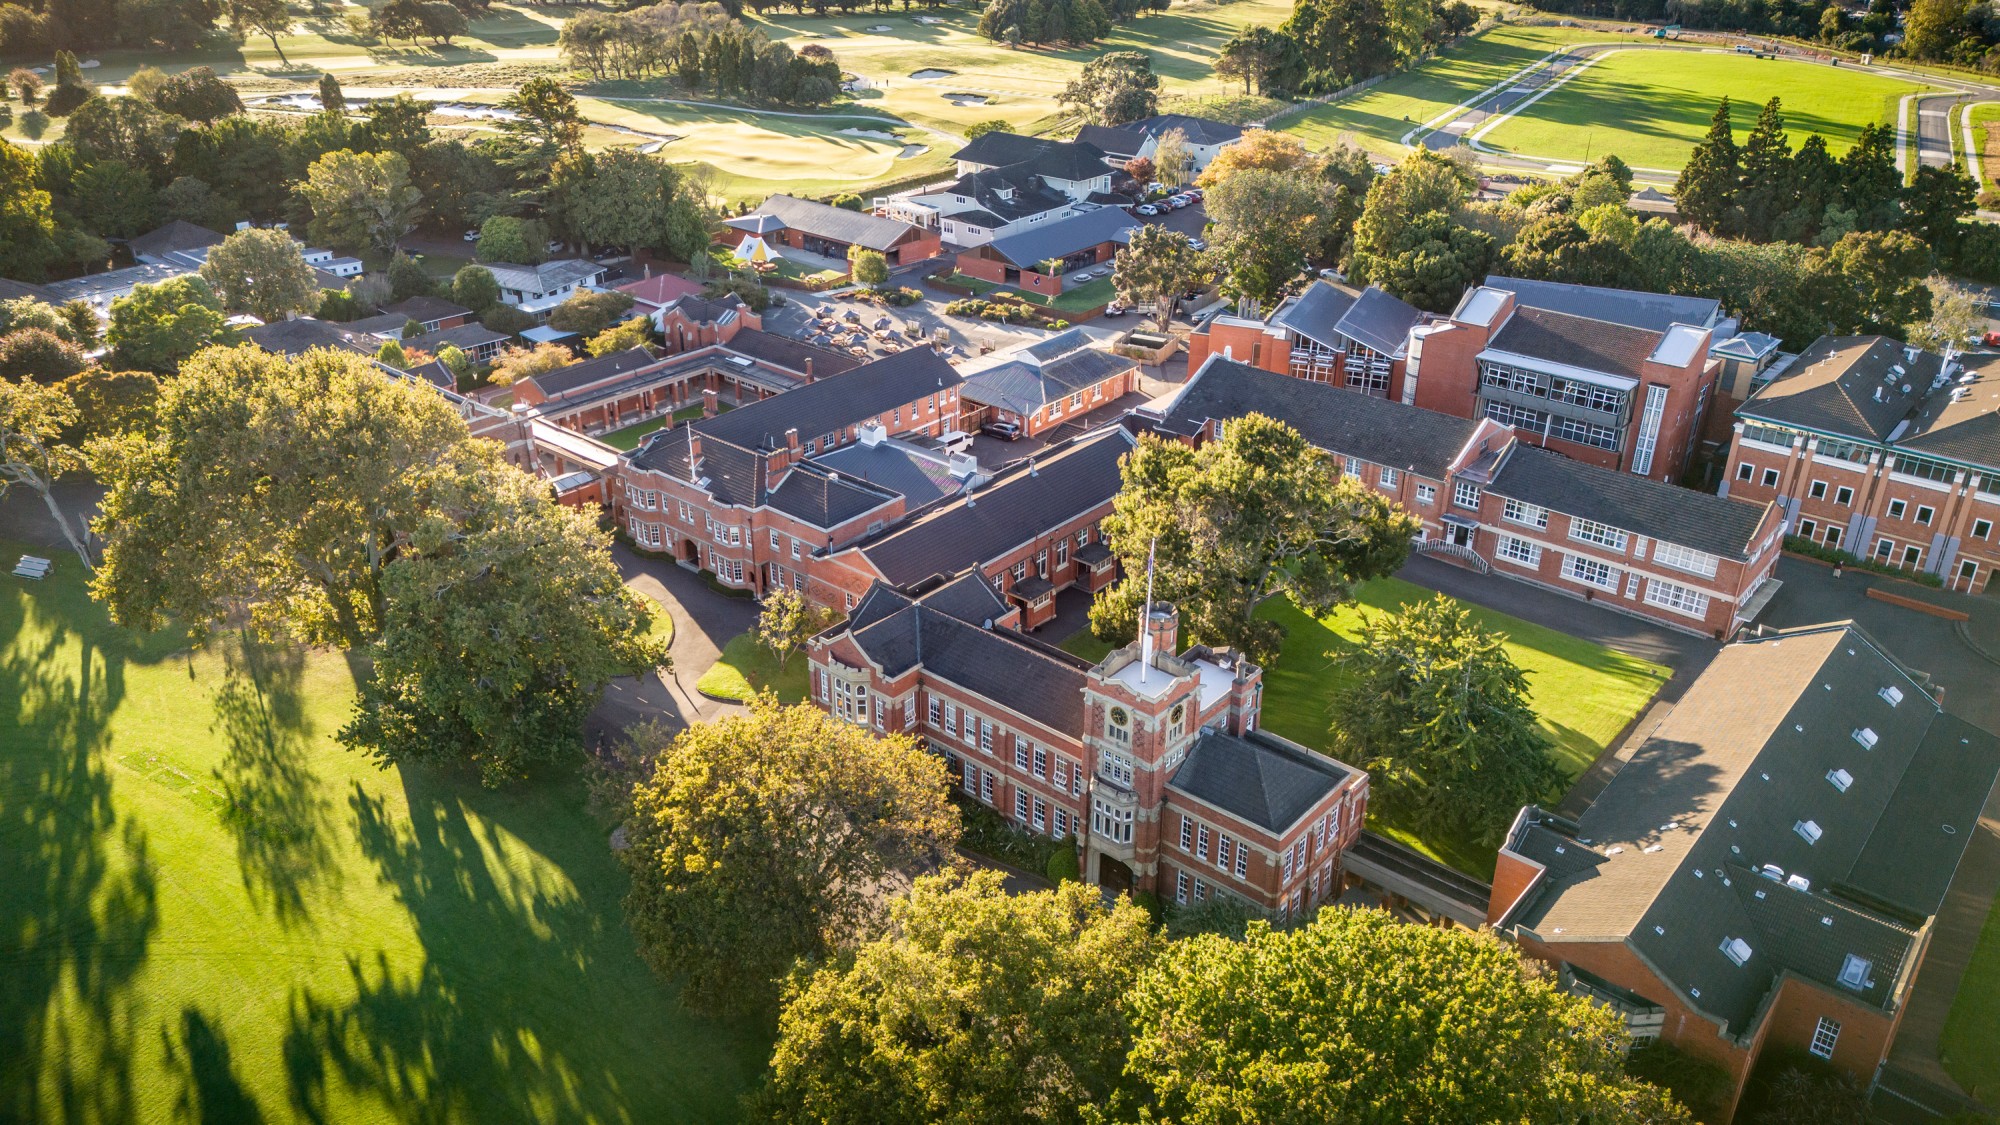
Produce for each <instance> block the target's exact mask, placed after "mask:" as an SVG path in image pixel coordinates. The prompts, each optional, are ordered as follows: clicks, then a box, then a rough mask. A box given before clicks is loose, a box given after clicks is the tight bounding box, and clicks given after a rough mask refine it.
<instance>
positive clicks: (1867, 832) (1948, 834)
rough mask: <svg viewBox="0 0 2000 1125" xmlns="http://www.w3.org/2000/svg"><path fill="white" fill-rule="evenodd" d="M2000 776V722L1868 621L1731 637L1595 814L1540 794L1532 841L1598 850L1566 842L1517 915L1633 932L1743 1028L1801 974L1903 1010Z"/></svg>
mask: <svg viewBox="0 0 2000 1125" xmlns="http://www.w3.org/2000/svg"><path fill="white" fill-rule="evenodd" d="M1892 686H1893V687H1896V688H1897V689H1898V690H1899V691H1900V692H1901V693H1902V698H1901V701H1900V703H1896V704H1891V703H1890V702H1889V701H1888V700H1887V699H1885V698H1884V696H1883V695H1882V694H1881V693H1882V691H1883V689H1885V688H1887V687H1892ZM1861 728H1866V729H1868V730H1870V731H1872V732H1874V735H1875V740H1874V744H1873V745H1872V747H1868V748H1864V747H1863V746H1862V745H1861V744H1860V743H1859V742H1857V740H1856V739H1855V738H1854V737H1853V733H1852V732H1854V731H1856V730H1857V729H1861ZM1836 770H1840V771H1845V778H1846V784H1845V787H1844V788H1843V787H1841V786H1837V785H1836V784H1834V783H1833V782H1832V781H1831V780H1829V775H1831V774H1833V772H1834V771H1836ZM1996 774H2000V738H1996V737H1995V736H1994V735H1992V734H1991V733H1988V732H1986V731H1982V730H1979V729H1978V728H1976V727H1973V726H1971V725H1970V724H1968V723H1965V722H1963V721H1961V720H1958V719H1956V718H1954V717H1953V716H1950V715H1948V714H1946V713H1944V712H1943V710H1942V709H1941V708H1940V707H1939V706H1938V705H1937V703H1936V701H1935V700H1934V699H1933V698H1932V697H1931V696H1930V695H1928V694H1926V693H1925V692H1924V690H1923V688H1922V685H1921V684H1920V683H1919V682H1918V681H1917V679H1916V678H1915V677H1913V676H1912V675H1911V674H1910V673H1909V672H1908V671H1907V670H1906V669H1905V668H1904V667H1903V666H1902V665H1900V664H1899V663H1898V662H1897V661H1896V660H1895V659H1894V658H1893V657H1891V656H1890V655H1889V654H1887V653H1885V652H1884V651H1882V650H1881V649H1880V648H1879V647H1878V646H1877V645H1876V644H1875V642H1874V640H1873V638H1871V637H1870V636H1869V635H1868V634H1867V633H1866V632H1864V631H1863V630H1861V629H1860V628H1858V627H1856V626H1854V625H1852V624H1850V623H1839V624H1833V625H1822V626H1814V627H1811V628H1808V629H1801V630H1794V631H1790V632H1786V633H1780V634H1775V635H1771V636H1766V637H1763V638H1758V639H1753V640H1748V641H1743V642H1739V643H1737V644H1733V645H1729V646H1726V647H1725V648H1723V649H1722V651H1721V652H1720V653H1718V654H1717V656H1716V658H1715V660H1714V662H1713V663H1711V664H1710V665H1709V667H1708V670H1707V671H1706V672H1704V673H1703V675H1702V676H1701V677H1700V678H1699V679H1698V680H1696V681H1695V683H1694V684H1692V685H1691V686H1690V687H1689V688H1688V690H1687V693H1686V694H1685V695H1684V696H1683V698H1682V699H1681V701H1680V702H1679V703H1678V704H1677V705H1676V706H1675V708H1674V710H1673V711H1672V712H1671V713H1670V714H1669V715H1668V716H1667V717H1666V719H1665V720H1664V721H1663V722H1662V723H1661V724H1660V726H1659V727H1658V728H1657V729H1656V730H1655V731H1654V732H1653V734H1652V735H1651V736H1650V737H1648V738H1647V739H1646V741H1645V742H1644V744H1642V745H1641V746H1640V748H1639V750H1638V752H1637V753H1636V754H1635V755H1634V756H1633V758H1632V760H1631V762H1630V763H1629V764H1627V765H1626V766H1625V767H1624V769H1623V770H1621V771H1620V772H1619V774H1618V776H1617V777H1615V778H1613V779H1612V781H1611V783H1610V785H1609V786H1607V787H1606V788H1605V790H1604V792H1603V793H1602V794H1601V795H1600V796H1599V797H1598V798H1597V800H1596V801H1595V802H1594V803H1593V804H1592V805H1591V807H1590V809H1589V810H1588V811H1587V812H1585V813H1584V814H1583V816H1582V817H1581V818H1580V819H1579V820H1578V821H1576V822H1575V823H1574V824H1570V823H1568V822H1562V821H1558V820H1555V819H1554V818H1547V817H1545V815H1538V811H1537V810H1531V818H1532V820H1539V821H1540V823H1539V824H1537V825H1535V827H1534V828H1533V829H1532V830H1531V831H1530V832H1529V833H1527V834H1526V835H1529V836H1532V837H1534V838H1533V839H1529V840H1525V841H1523V842H1524V843H1526V844H1527V847H1526V849H1525V850H1524V854H1530V855H1531V856H1533V857H1535V858H1540V857H1543V856H1552V855H1553V852H1554V848H1555V847H1557V846H1561V847H1563V848H1564V851H1565V852H1566V853H1577V852H1588V853H1594V854H1593V855H1591V856H1588V857H1586V856H1582V855H1568V856H1566V858H1567V859H1568V860H1569V861H1570V862H1568V863H1566V864H1564V865H1563V866H1562V867H1560V869H1556V868H1552V869H1551V871H1550V872H1549V874H1548V875H1547V876H1545V877H1544V878H1543V879H1542V881H1541V883H1540V884H1539V885H1538V886H1537V887H1535V888H1534V889H1532V890H1531V891H1530V892H1529V893H1528V894H1527V895H1525V896H1524V897H1523V899H1522V901H1521V903H1520V904H1519V905H1518V906H1516V907H1515V908H1514V909H1513V910H1512V911H1510V913H1509V915H1508V917H1507V918H1506V919H1505V920H1504V923H1505V924H1507V925H1510V926H1518V927H1521V928H1524V929H1526V930H1530V931H1532V932H1533V933H1535V934H1536V935H1537V936H1539V937H1540V938H1541V939H1542V940H1543V941H1545V942H1549V943H1551V944H1554V945H1556V946H1557V947H1558V949H1559V948H1560V945H1561V944H1562V943H1563V942H1569V941H1576V942H1601V941H1622V942H1624V943H1625V944H1627V945H1628V946H1630V947H1632V948H1633V949H1635V950H1637V951H1638V952H1639V953H1640V954H1642V955H1644V957H1645V959H1646V961H1648V962H1650V963H1651V964H1652V965H1653V966H1655V967H1656V969H1657V971H1658V972H1660V973H1661V974H1662V975H1663V976H1664V977H1665V978H1666V979H1667V980H1668V981H1669V982H1671V983H1672V984H1673V985H1674V986H1675V988H1676V989H1677V990H1678V991H1679V992H1680V993H1681V995H1682V998H1683V1000H1684V1001H1685V1002H1687V1003H1689V1004H1691V1005H1693V1006H1694V1007H1696V1008H1698V1009H1701V1010H1702V1011H1704V1012H1706V1013H1708V1014H1710V1015H1712V1016H1714V1017H1716V1018H1718V1019H1721V1020H1724V1021H1726V1022H1727V1024H1728V1025H1729V1028H1730V1030H1731V1032H1732V1033H1735V1034H1743V1033H1744V1032H1746V1031H1748V1030H1749V1029H1750V1027H1751V1025H1752V1021H1753V1020H1754V1019H1755V1017H1756V1014H1757V1012H1758V1011H1759V1008H1760V1005H1761V1004H1762V1003H1763V1001H1764V999H1765V997H1766V996H1767V994H1768V993H1769V992H1770V991H1771V989H1772V988H1774V987H1775V986H1776V984H1777V982H1778V980H1779V978H1780V974H1781V973H1786V972H1789V973H1792V974H1795V975H1797V976H1801V977H1804V978H1806V979H1809V980H1813V981H1817V982H1819V983H1820V984H1821V985H1822V986H1824V987H1827V988H1828V989H1830V990H1831V991H1833V992H1835V993H1838V994H1842V995H1845V996H1847V997H1848V998H1849V999H1851V1000H1853V1001H1854V1002H1857V1003H1861V1004H1867V1005H1873V1006H1875V1007H1877V1008H1883V1007H1886V1006H1888V1005H1890V1004H1891V1003H1892V1002H1894V1001H1895V1000H1896V999H1897V989H1898V987H1899V986H1900V985H1901V984H1902V983H1903V981H1902V974H1903V970H1904V968H1905V967H1906V966H1905V962H1906V961H1907V960H1908V959H1909V958H1910V957H1911V955H1912V954H1913V953H1914V952H1915V947H1916V941H1915V936H1914V933H1915V930H1916V922H1917V920H1920V919H1922V918H1925V917H1928V916H1930V915H1933V914H1935V913H1936V912H1937V910H1938V908H1939V905H1940V904H1941V903H1942V901H1943V898H1944V895H1945V891H1946V889H1947V887H1948V886H1949V884H1950V881H1951V877H1952V874H1953V872H1954V871H1955V869H1956V867H1957V864H1958V861H1959V859H1960V857H1961V856H1962V855H1963V853H1964V849H1965V845H1966V842H1967V840H1968V839H1969V837H1970V835H1971V830H1972V826H1973V825H1974V824H1976V823H1977V822H1978V817H1979V810H1980V808H1981V806H1982V805H1983V804H1984V803H1985V800H1986V797H1987V795H1988V793H1989V792H1990V791H1991V789H1992V787H1993V782H1994V778H1995V776H1996ZM1925 794H1928V799H1926V797H1925V796H1924V795H1925ZM1805 821H1810V822H1812V824H1813V825H1814V826H1815V827H1816V829H1817V835H1816V838H1815V839H1814V840H1813V841H1811V842H1808V840H1807V839H1806V838H1805V837H1804V836H1802V835H1801V834H1800V833H1799V831H1798V830H1797V829H1796V827H1795V826H1796V825H1799V824H1801V823H1802V822H1805ZM1947 828H1949V829H1950V830H1949V831H1947ZM1520 835H1521V834H1517V838H1516V839H1519V838H1520ZM1515 843H1516V840H1510V841H1509V847H1510V849H1514V845H1515ZM1515 850H1523V849H1515ZM1766 865H1768V867H1767V866H1766ZM1793 878H1797V879H1799V880H1801V881H1802V882H1803V883H1804V886H1799V885H1797V884H1795V883H1792V882H1790V880H1791V879H1793ZM1876 904H1881V905H1880V906H1879V907H1878V906H1877V905H1876ZM1732 938H1734V939H1740V940H1742V941H1743V942H1744V943H1746V944H1747V945H1748V947H1749V950H1750V952H1749V955H1748V957H1747V958H1746V959H1745V960H1744V962H1743V963H1742V964H1741V965H1738V964H1735V963H1734V961H1733V959H1732V958H1730V957H1728V956H1726V955H1725V954H1724V953H1723V951H1722V946H1723V944H1724V943H1725V942H1727V941H1728V940H1729V939H1732ZM1850 955H1853V956H1857V957H1861V958H1865V959H1866V960H1868V961H1869V962H1870V968H1869V970H1868V972H1867V973H1866V974H1864V977H1863V980H1862V982H1861V984H1860V986H1859V987H1847V986H1842V985H1840V984H1838V983H1837V978H1838V975H1839V973H1840V971H1841V968H1842V966H1843V964H1844V963H1845V961H1846V959H1847V957H1848V956H1850ZM1655 999H1656V1000H1657V999H1658V998H1657V997H1656V998H1655Z"/></svg>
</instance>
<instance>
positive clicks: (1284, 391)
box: [1164, 356, 1479, 480]
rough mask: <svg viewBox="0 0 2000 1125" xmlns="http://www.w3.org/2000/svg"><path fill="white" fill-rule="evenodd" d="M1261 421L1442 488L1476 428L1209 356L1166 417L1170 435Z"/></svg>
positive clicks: (1429, 412)
mask: <svg viewBox="0 0 2000 1125" xmlns="http://www.w3.org/2000/svg"><path fill="white" fill-rule="evenodd" d="M1246 414H1263V415H1265V416H1267V417H1270V418H1275V419H1276V420H1278V421H1280V422H1283V423H1285V424H1286V425H1288V426H1290V427H1292V428H1293V429H1295V430H1297V431H1299V433H1300V434H1301V435H1302V436H1304V438H1305V439H1306V440H1307V441H1309V442H1311V443H1313V444H1314V445H1316V446H1318V447H1319V448H1321V449H1324V450H1328V451H1331V452H1334V453H1341V454H1345V455H1348V456H1351V457H1358V458H1361V459H1362V460H1364V461H1372V462H1374V463H1375V464H1377V465H1386V466H1388V467H1389V468H1392V469H1398V470H1406V471H1409V472H1413V473H1416V474H1418V475H1419V476H1424V477H1429V478H1430V479H1432V480H1443V479H1444V478H1445V476H1446V473H1447V471H1448V470H1449V468H1450V466H1451V462H1452V459H1453V458H1454V457H1456V456H1457V455H1458V451H1459V450H1461V449H1463V448H1464V447H1465V443H1466V442H1467V441H1469V440H1471V438H1472V432H1473V430H1475V429H1476V428H1478V425H1479V423H1478V422H1476V421H1473V420H1472V419H1469V418H1455V417H1453V416H1451V415H1449V414H1439V413H1437V412H1436V411H1432V410H1424V409H1422V408H1420V407H1415V406H1405V405H1403V404H1402V403H1400V402H1390V401H1389V400H1387V399H1380V398H1374V397H1372V396H1369V395H1364V394H1360V393H1358V392H1355V391H1350V390H1346V389H1344V388H1341V387H1335V386H1331V385H1329V384H1326V383H1313V382H1308V381H1307V380H1304V379H1294V378H1292V377H1291V376H1289V375H1279V374H1277V373H1276V372H1271V371H1265V370H1263V369H1262V368H1257V367H1251V366H1249V365H1247V364H1242V363H1237V362H1235V361H1233V360H1227V359H1223V358H1221V357H1220V356H1210V357H1209V359H1208V361H1207V362H1206V363H1204V364H1202V366H1201V370H1199V371H1197V372H1196V373H1195V375H1194V377H1193V378H1192V379H1190V380H1189V381H1188V384H1187V386H1186V387H1185V388H1184V389H1183V390H1182V391H1181V393H1180V395H1179V396H1178V397H1177V398H1175V399H1174V401H1173V403H1172V404H1171V405H1169V406H1168V407H1167V408H1166V410H1165V411H1164V423H1165V428H1166V429H1168V430H1171V431H1172V432H1174V433H1177V434H1184V435H1192V434H1195V433H1197V432H1199V431H1200V430H1201V428H1202V426H1203V425H1205V424H1206V423H1207V422H1208V421H1210V420H1211V419H1220V420H1228V419H1232V418H1241V417H1243V416H1244V415H1246Z"/></svg>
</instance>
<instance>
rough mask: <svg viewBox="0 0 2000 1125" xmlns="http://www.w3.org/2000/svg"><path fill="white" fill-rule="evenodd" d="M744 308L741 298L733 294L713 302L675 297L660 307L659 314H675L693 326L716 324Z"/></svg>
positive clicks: (705, 299)
mask: <svg viewBox="0 0 2000 1125" xmlns="http://www.w3.org/2000/svg"><path fill="white" fill-rule="evenodd" d="M745 307H746V306H745V305H744V304H743V298H741V297H738V296H737V295H736V294H734V293H727V294H724V295H723V296H720V297H717V298H715V299H713V300H710V299H709V298H707V297H701V296H690V297H675V298H674V299H673V300H671V301H668V302H667V303H666V304H664V305H661V306H660V314H661V315H662V316H665V315H666V314H667V313H670V312H676V313H679V314H681V315H682V316H684V317H686V318H687V319H688V320H689V321H690V322H692V323H694V324H716V323H720V322H721V321H724V320H728V319H729V318H731V317H733V316H735V315H736V314H737V313H739V312H741V311H742V310H743V309H744V308H745Z"/></svg>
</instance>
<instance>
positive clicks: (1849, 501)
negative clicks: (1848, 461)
mask: <svg viewBox="0 0 2000 1125" xmlns="http://www.w3.org/2000/svg"><path fill="white" fill-rule="evenodd" d="M1833 502H1834V503H1836V504H1838V505H1840V506H1841V507H1843V508H1846V507H1851V506H1852V505H1853V504H1854V490H1853V489H1851V488H1849V487H1847V486H1846V485H1844V484H1843V485H1841V486H1840V487H1839V488H1837V489H1835V490H1834V493H1833Z"/></svg>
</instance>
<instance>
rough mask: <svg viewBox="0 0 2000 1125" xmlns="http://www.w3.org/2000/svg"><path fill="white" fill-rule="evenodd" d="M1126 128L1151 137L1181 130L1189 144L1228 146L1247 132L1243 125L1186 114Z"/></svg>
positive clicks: (1167, 115) (1149, 119) (1151, 119)
mask: <svg viewBox="0 0 2000 1125" xmlns="http://www.w3.org/2000/svg"><path fill="white" fill-rule="evenodd" d="M1125 128H1127V129H1131V130H1134V131H1136V132H1139V133H1144V134H1145V135H1146V136H1149V137H1162V136H1165V135H1166V134H1168V133H1171V132H1173V131H1174V130H1175V129H1179V130H1180V131H1181V132H1182V133H1184V134H1186V136H1187V139H1188V143H1189V144H1197V145H1226V144H1228V143H1229V142H1231V141H1239V140H1242V139H1243V133H1244V131H1245V130H1244V128H1243V126H1241V125H1231V124H1229V123H1228V122H1226V121H1212V120H1210V119H1209V118H1206V117H1190V116H1188V115H1187V114H1185V113H1162V114H1158V115H1156V116H1153V117H1147V118H1142V119H1141V120H1138V121H1134V122H1132V123H1131V124H1129V125H1126V126H1125Z"/></svg>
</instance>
